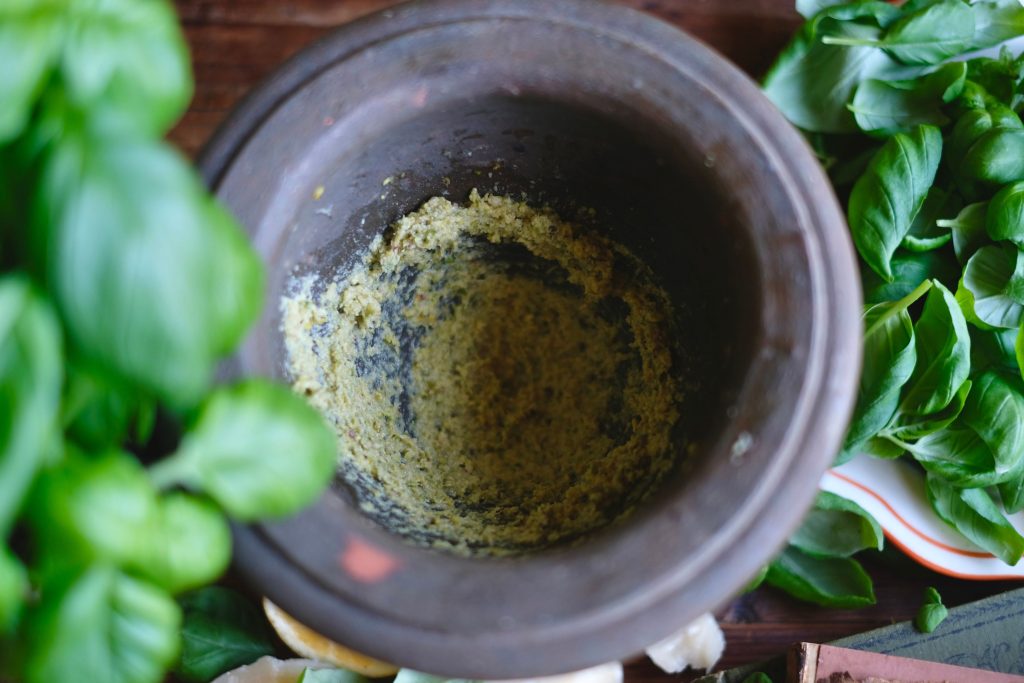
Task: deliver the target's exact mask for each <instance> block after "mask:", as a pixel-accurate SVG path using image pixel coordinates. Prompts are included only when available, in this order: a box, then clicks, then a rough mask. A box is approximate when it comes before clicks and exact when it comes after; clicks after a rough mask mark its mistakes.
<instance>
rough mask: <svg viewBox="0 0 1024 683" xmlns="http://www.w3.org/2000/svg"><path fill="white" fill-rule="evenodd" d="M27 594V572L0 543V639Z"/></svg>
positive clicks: (10, 624) (15, 620)
mask: <svg viewBox="0 0 1024 683" xmlns="http://www.w3.org/2000/svg"><path fill="white" fill-rule="evenodd" d="M27 595H28V573H27V572H26V571H25V568H24V567H23V566H22V565H21V562H19V561H18V558H16V557H14V556H13V555H12V554H11V553H10V551H8V550H7V548H6V547H4V545H3V544H2V543H0V640H2V639H3V638H4V636H6V635H7V634H9V633H10V632H11V630H12V629H13V628H14V626H15V624H16V623H17V622H18V617H19V616H20V615H21V609H22V607H23V606H24V604H25V597H26V596H27Z"/></svg>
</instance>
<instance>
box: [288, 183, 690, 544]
mask: <svg viewBox="0 0 1024 683" xmlns="http://www.w3.org/2000/svg"><path fill="white" fill-rule="evenodd" d="M292 291H293V294H292V295H290V296H288V297H286V298H285V299H284V300H283V303H282V305H283V315H284V323H283V325H284V332H285V341H286V348H287V352H288V362H289V371H290V374H291V377H292V379H293V385H294V387H295V389H296V390H297V391H299V392H301V393H303V394H305V395H306V396H307V397H308V399H309V401H310V402H311V403H312V404H313V405H314V406H316V407H317V408H318V409H319V410H320V411H321V412H322V413H323V414H324V415H325V416H326V417H327V418H328V419H329V420H330V422H331V423H332V424H333V425H334V427H335V429H336V431H337V435H338V452H339V469H338V471H339V475H340V477H341V478H342V479H344V480H345V481H347V482H348V484H350V485H351V487H352V489H353V490H354V491H355V493H356V496H357V498H358V500H359V503H360V505H361V506H362V508H363V509H364V510H365V512H366V513H367V514H368V515H370V516H371V517H374V518H376V519H378V520H379V521H381V522H382V523H384V524H385V525H387V526H388V527H389V528H391V529H392V530H394V531H397V532H399V533H401V534H403V535H405V536H407V537H408V538H410V539H411V540H413V541H415V542H418V543H422V544H428V545H433V546H437V547H444V548H448V549H452V550H455V551H458V552H462V553H485V554H508V553H514V552H520V551H523V550H526V549H533V548H537V547H543V546H547V545H550V544H553V543H556V542H559V541H565V540H568V539H572V538H576V537H579V536H581V535H583V534H586V533H587V532H589V531H592V530H594V529H596V528H598V527H601V526H604V525H606V524H608V523H609V522H612V521H614V520H616V519H618V518H620V517H622V516H623V515H625V514H627V513H629V512H630V511H631V510H632V509H633V508H634V507H635V505H636V504H637V502H639V501H640V500H641V499H642V498H643V497H644V496H645V495H646V494H648V493H649V492H650V491H651V489H652V488H653V487H654V486H655V485H656V484H657V483H658V482H659V481H660V480H661V479H662V478H663V477H664V476H665V474H666V473H667V472H668V471H669V470H670V469H671V468H672V466H673V464H674V460H675V456H674V455H673V453H674V452H675V451H677V450H678V449H676V448H673V447H672V445H671V442H672V440H673V438H674V436H675V435H674V432H675V427H676V424H677V422H678V420H679V404H680V401H681V398H682V395H683V393H684V391H685V392H686V393H691V392H693V391H695V390H696V387H694V386H688V385H686V384H685V383H684V381H683V380H682V379H681V378H682V377H685V375H686V373H685V372H683V370H684V367H683V366H685V364H686V359H685V356H684V354H683V353H682V352H681V351H680V350H679V349H677V348H674V347H673V344H674V342H673V340H674V339H676V338H677V335H675V334H674V332H673V329H672V323H671V315H670V311H671V308H670V306H669V303H668V298H667V296H666V294H665V292H664V291H662V290H661V289H660V288H659V287H657V286H656V285H655V284H654V282H653V277H652V274H651V272H650V271H649V269H648V268H647V267H646V266H645V265H643V264H642V263H641V262H640V261H639V260H638V259H637V258H635V257H634V256H633V255H632V254H630V253H629V252H628V251H627V250H626V249H625V248H623V247H622V246H620V245H618V244H616V243H614V242H612V241H610V240H608V239H606V238H604V237H601V236H599V235H596V234H594V233H593V232H590V231H587V230H584V229H582V228H579V227H577V226H574V225H572V224H569V223H566V222H563V221H561V220H560V219H559V218H558V217H557V216H556V215H554V214H553V213H551V212H550V211H546V210H538V209H535V208H531V207H530V206H528V205H527V204H525V203H524V202H520V201H515V200H513V199H511V198H507V197H497V196H485V197H480V196H479V195H478V194H477V193H476V192H475V191H474V192H473V193H472V195H471V196H470V201H469V204H468V206H461V205H458V204H454V203H452V202H450V201H448V200H446V199H443V198H440V197H435V198H434V199H431V200H429V201H428V202H426V204H424V205H423V206H422V208H420V209H419V210H418V211H415V212H414V213H411V214H409V215H407V216H405V217H404V218H402V219H401V220H399V221H398V222H397V223H396V224H395V225H394V226H392V228H391V229H390V230H389V231H388V233H387V234H385V235H384V236H383V237H382V238H379V239H378V240H376V241H375V242H374V243H373V244H371V246H370V248H369V249H368V251H367V253H366V254H365V256H364V257H363V258H362V259H361V261H360V262H359V263H357V264H356V265H355V267H354V268H352V269H351V270H350V271H348V273H347V275H345V276H344V277H341V278H339V279H338V280H337V281H335V282H331V283H328V284H326V285H325V284H324V283H322V282H317V281H316V280H315V279H311V278H305V279H302V280H299V281H297V282H295V283H294V287H293V290H292Z"/></svg>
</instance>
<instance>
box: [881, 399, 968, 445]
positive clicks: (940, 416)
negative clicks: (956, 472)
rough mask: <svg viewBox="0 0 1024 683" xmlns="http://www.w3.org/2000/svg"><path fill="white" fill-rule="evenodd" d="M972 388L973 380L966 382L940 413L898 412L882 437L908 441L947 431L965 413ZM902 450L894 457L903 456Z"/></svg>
mask: <svg viewBox="0 0 1024 683" xmlns="http://www.w3.org/2000/svg"><path fill="white" fill-rule="evenodd" d="M971 386H973V383H972V382H971V380H966V381H965V382H964V383H963V384H961V385H960V388H959V389H958V390H957V392H956V394H955V395H954V396H953V400H952V401H950V402H949V404H948V405H946V407H945V408H943V409H942V410H940V411H938V412H935V413H931V414H927V415H917V414H914V413H903V412H899V411H897V413H896V416H895V417H894V418H893V420H892V421H891V422H890V423H889V425H888V426H887V427H886V428H885V429H884V430H883V431H882V432H881V433H880V434H881V435H882V436H892V437H895V438H897V439H899V440H901V441H907V440H911V439H919V438H921V437H923V436H926V435H928V434H934V433H935V432H937V431H939V430H941V429H945V428H946V427H948V426H949V425H951V424H952V423H953V422H954V421H955V420H956V418H958V417H959V416H960V413H961V412H963V409H964V404H965V403H966V402H967V396H968V395H969V394H970V391H971ZM902 450H903V449H901V451H900V453H897V454H895V455H894V456H892V457H898V456H899V455H901V454H902Z"/></svg>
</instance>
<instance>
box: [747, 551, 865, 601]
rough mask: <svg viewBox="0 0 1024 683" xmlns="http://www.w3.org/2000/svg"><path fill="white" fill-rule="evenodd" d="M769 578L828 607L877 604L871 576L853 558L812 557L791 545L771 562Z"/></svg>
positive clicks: (802, 597) (788, 591)
mask: <svg viewBox="0 0 1024 683" xmlns="http://www.w3.org/2000/svg"><path fill="white" fill-rule="evenodd" d="M765 581H767V582H768V584H770V585H772V586H775V587H776V588H780V589H782V590H784V591H786V592H787V593H789V594H790V595H793V596H794V597H796V598H799V599H801V600H806V601H808V602H814V603H817V604H819V605H825V606H826V607H843V608H854V607H865V606H867V605H873V604H875V591H874V588H873V587H872V585H871V577H869V576H868V575H867V573H866V572H865V571H864V568H863V567H861V566H860V563H858V562H857V561H856V560H852V559H850V558H845V557H828V558H820V557H812V556H810V555H808V554H806V553H804V552H802V551H800V550H798V549H797V548H794V547H792V546H790V547H788V548H786V549H785V550H783V551H782V554H781V555H779V556H778V557H777V558H775V561H773V562H772V563H771V565H769V567H768V576H767V577H766V578H765Z"/></svg>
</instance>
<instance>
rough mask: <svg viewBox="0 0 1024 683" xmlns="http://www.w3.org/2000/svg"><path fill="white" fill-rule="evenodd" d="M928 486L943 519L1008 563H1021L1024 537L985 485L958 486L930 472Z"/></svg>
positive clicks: (938, 513)
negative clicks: (981, 487) (971, 487)
mask: <svg viewBox="0 0 1024 683" xmlns="http://www.w3.org/2000/svg"><path fill="white" fill-rule="evenodd" d="M927 490H928V500H929V502H931V504H932V508H933V509H934V510H935V513H936V514H937V515H938V516H939V518H940V519H942V521H944V522H946V523H947V524H949V525H950V526H951V527H953V528H954V529H956V530H957V531H959V532H960V533H961V534H963V536H964V537H965V538H967V540H969V541H971V542H972V543H974V544H975V545H976V546H978V547H979V548H982V549H983V550H987V551H988V552H990V553H992V554H993V555H995V556H996V557H998V558H999V559H1001V560H1002V561H1003V562H1005V563H1006V564H1009V565H1014V564H1017V561H1018V560H1020V558H1021V554H1022V553H1024V537H1021V535H1020V534H1019V533H1018V532H1017V530H1016V529H1014V528H1013V525H1011V524H1010V523H1009V522H1008V521H1007V520H1006V517H1005V516H1004V515H1003V513H1002V512H1001V511H1000V510H999V508H998V507H996V504H995V503H993V502H992V499H991V498H990V497H989V495H988V494H987V493H986V492H985V490H984V489H958V488H955V487H953V486H951V485H949V484H947V483H946V482H945V481H943V480H942V479H941V478H940V477H936V476H935V475H934V474H929V475H928V480H927Z"/></svg>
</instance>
